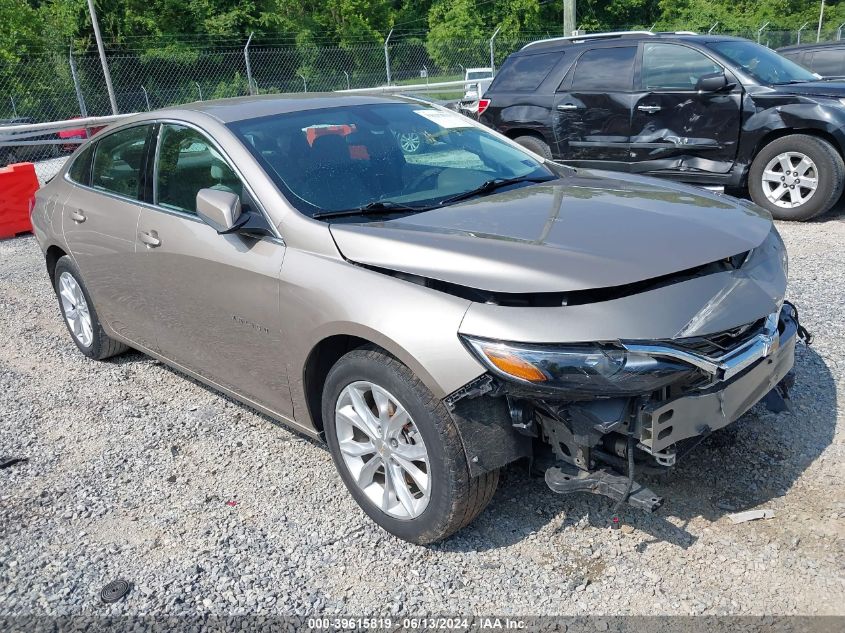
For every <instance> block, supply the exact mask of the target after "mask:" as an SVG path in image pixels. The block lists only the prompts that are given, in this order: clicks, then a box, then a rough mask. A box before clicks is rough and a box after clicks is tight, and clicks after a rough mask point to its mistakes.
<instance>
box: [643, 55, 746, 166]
mask: <svg viewBox="0 0 845 633" xmlns="http://www.w3.org/2000/svg"><path fill="white" fill-rule="evenodd" d="M718 73H726V77H727V79H728V86H727V87H726V88H724V89H722V90H718V91H716V92H704V91H700V90H698V89H697V87H696V86H697V84H698V82H699V80H700V79H701V78H702V77H705V76H707V75H714V74H718ZM638 83H639V90H640V92H639V93H638V95H637V99H636V103H635V107H634V112H633V117H632V123H631V129H632V134H631V154H632V160H633V166H632V171H634V172H649V171H669V172H698V173H705V174H706V173H713V174H725V173H727V172H728V171H730V169H731V167H733V164H734V160H735V158H736V152H737V145H738V143H739V134H740V125H741V117H740V108H741V106H742V87H741V86H740V84H739V82H738V81H736V80H735V79H734V78H733V76H732V75H731V74H730V72H729V71H726V70H725V68H724V67H723V66H721V65H720V64H719V63H717V62H716V61H714V60H713V59H711V58H710V57H708V56H707V55H705V54H704V53H702V52H701V51H698V50H696V49H694V48H691V47H689V46H684V45H682V44H672V43H664V42H644V43H643V44H642V63H641V71H640V73H639V82H638Z"/></svg>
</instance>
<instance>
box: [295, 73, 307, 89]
mask: <svg viewBox="0 0 845 633" xmlns="http://www.w3.org/2000/svg"><path fill="white" fill-rule="evenodd" d="M296 74H297V75H299V76H300V77H302V85H303V86H304V87H305V90H304V91H303V92H308V80H307V79H305V75H303V74H302V73H296Z"/></svg>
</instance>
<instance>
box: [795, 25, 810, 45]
mask: <svg viewBox="0 0 845 633" xmlns="http://www.w3.org/2000/svg"><path fill="white" fill-rule="evenodd" d="M809 24H810V23H809V22H804V24H802V25H801V28H800V29H798V44H800V43H801V31H803V30H804V29H806V28H807V26H809Z"/></svg>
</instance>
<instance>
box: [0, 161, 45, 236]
mask: <svg viewBox="0 0 845 633" xmlns="http://www.w3.org/2000/svg"><path fill="white" fill-rule="evenodd" d="M37 189H38V178H37V177H36V175H35V165H33V164H32V163H17V164H15V165H9V166H8V167H3V168H2V169H0V238H7V237H14V236H15V235H17V234H18V233H28V232H31V231H32V223H31V221H30V219H29V213H30V204H31V201H32V199H33V196H34V195H35V192H36V190H37Z"/></svg>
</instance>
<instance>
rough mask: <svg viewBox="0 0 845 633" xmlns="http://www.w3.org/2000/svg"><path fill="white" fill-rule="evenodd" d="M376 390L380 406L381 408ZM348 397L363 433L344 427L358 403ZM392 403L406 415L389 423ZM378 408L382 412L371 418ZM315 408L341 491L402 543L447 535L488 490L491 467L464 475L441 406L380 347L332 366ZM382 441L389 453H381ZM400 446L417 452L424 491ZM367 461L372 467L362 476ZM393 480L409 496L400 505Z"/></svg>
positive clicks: (494, 480) (493, 482)
mask: <svg viewBox="0 0 845 633" xmlns="http://www.w3.org/2000/svg"><path fill="white" fill-rule="evenodd" d="M350 389H357V392H356V393H357V394H358V396H360V397H361V399H360V400H357V399H356V398H354V397H350V395H349V394H350V391H349V390H350ZM368 390H369V391H368ZM377 392H378V393H377ZM368 394H369V395H368ZM376 395H378V396H379V399H380V401H381V402H383V403H385V404H383V405H382V407H379V400H377V399H376V397H375V396H376ZM356 401H357V402H362V403H366V405H367V408H368V411H369V413H368V412H367V411H364V412H363V413H364V415H363V416H358V418H357V419H360V420H361V421H362V422H363V421H365V420H364V418H366V420H369V421H370V423H372V424H373V427H372V428H370V429H369V431H363V430H362V426H361V425H359V424H356V423H353V424H351V425H350V420H352V419H353V418H356V415H357V411H358V407H354V406H353V405H352V404H351V403H352V402H356ZM399 407H401V408H402V409H403V410H404V411H405V412H407V415H406V416H403V417H402V418H401V419H400V420H399V422H397V424H396V425H394V426H392V427H391V425H390V423H389V422H388V421H389V420H393V419H394V418H395V416H397V413H396V412H397V411H399ZM382 410H384V411H385V412H386V413H384V414H383V415H379V412H380V411H382ZM322 412H323V420H324V423H325V433H326V441H327V443H328V446H329V451H330V452H331V455H332V458H333V459H334V462H335V466H336V467H337V469H338V472H339V473H340V476H341V479H343V483H344V484H345V485H346V488H347V489H348V490H349V492H350V494H351V495H352V497H353V498H354V499H355V501H356V502H357V503H358V505H360V506H361V508H362V509H363V510H364V512H366V513H367V515H369V517H370V518H371V519H372V520H373V521H375V522H376V523H377V524H378V525H380V526H381V527H382V528H384V529H385V530H387V531H388V532H390V533H391V534H393V535H395V536H397V537H399V538H401V539H403V540H405V541H409V542H411V543H417V544H426V543H433V542H435V541H439V540H441V539H444V538H446V537H448V536H450V535H451V534H453V533H454V532H456V531H458V530H460V529H461V528H463V527H464V526H466V525H468V524H469V523H471V522H472V521H473V520H474V519H475V518H476V517H477V516H478V515H479V514H480V513H481V512H482V510H484V508H485V507H486V506H487V504H488V503H489V502H490V500H491V499H492V498H493V494H494V493H495V492H496V487H497V485H498V482H499V471H498V470H494V471H491V472H488V473H485V474H483V475H481V476H479V477H471V476H470V474H469V467H468V464H467V460H466V453H465V452H464V447H463V443H462V442H461V439H460V435H459V433H458V429H457V427H456V426H455V423H454V421H453V420H452V416H451V415H450V414H449V412H448V411H447V409H446V407H445V406H444V405H443V403H442V402H441V401H440V400H438V399H437V398H436V397H435V396H434V394H432V393H431V391H429V389H428V388H427V387H426V386H425V385H424V384H423V383H422V382H421V381H420V380H419V379H418V378H417V377H416V376H415V375H414V374H413V372H411V370H410V369H408V367H406V366H405V365H403V364H402V363H400V362H399V361H398V360H396V359H395V358H393V357H392V356H390V355H388V354H387V353H385V352H383V351H382V350H380V349H372V348H361V349H357V350H353V351H351V352H349V353H348V354H346V355H345V356H343V357H342V358H341V359H340V360H339V361H338V362H337V364H335V366H334V367H333V368H332V369H331V371H330V372H329V375H328V376H327V378H326V383H325V386H324V388H323V403H322ZM370 414H371V415H372V417H370ZM382 422H384V423H383V424H382ZM389 428H394V429H401V430H400V431H399V435H391V433H390V431H389V430H388V429H389ZM392 437H398V438H399V442H396V441H395V440H393V439H391V438H392ZM341 443H343V447H344V448H343V450H342V449H341ZM388 443H389V444H390V445H392V446H393V447H394V448H395V451H394V450H393V449H387V450H385V448H386V447H385V444H388ZM373 447H376V448H373ZM408 450H411V451H414V452H415V454H416V455H418V456H422V455H423V454H424V455H425V457H424V458H423V457H420V458H419V460H415V461H414V464H415V465H417V466H418V467H419V471H421V472H423V473H424V474H425V475H426V477H425V482H426V483H425V486H424V488H425V490H423V487H420V486H417V485H416V483H415V482H416V478H414V477H413V476H412V475H411V474H410V473H411V471H409V470H406V469H404V466H402V465H401V464H402V460H403V459H404V458H405V456H406V455H408V454H409V453H408V452H407V451H408ZM364 460H366V461H364ZM370 461H373V464H376V465H377V466H376V468H374V469H369V471H368V474H367V475H366V476H364V474H363V473H364V471H365V470H367V465H368V464H369V462H370ZM388 468H392V469H395V470H391V472H392V473H398V474H399V475H400V477H397V476H396V474H393V475H391V481H390V491H389V492H388V493H387V494H385V493H384V492H383V491H384V488H385V487H388V477H387V476H386V475H387V469H388ZM353 471H355V472H356V475H353ZM359 481H361V482H362V483H361V484H360V485H359V483H358V482H359ZM399 485H404V486H405V490H406V491H410V493H411V497H410V501H411V503H410V505H409V506H405V507H404V509H403V504H402V503H401V501H402V498H401V497H402V496H404V498H405V499H406V500H408V499H409V497H408V496H407V495H404V493H403V495H399V494H398V490H397V487H396V486H399ZM391 491H392V492H391ZM391 494H392V495H393V496H391ZM409 507H410V510H408V508H409Z"/></svg>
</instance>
